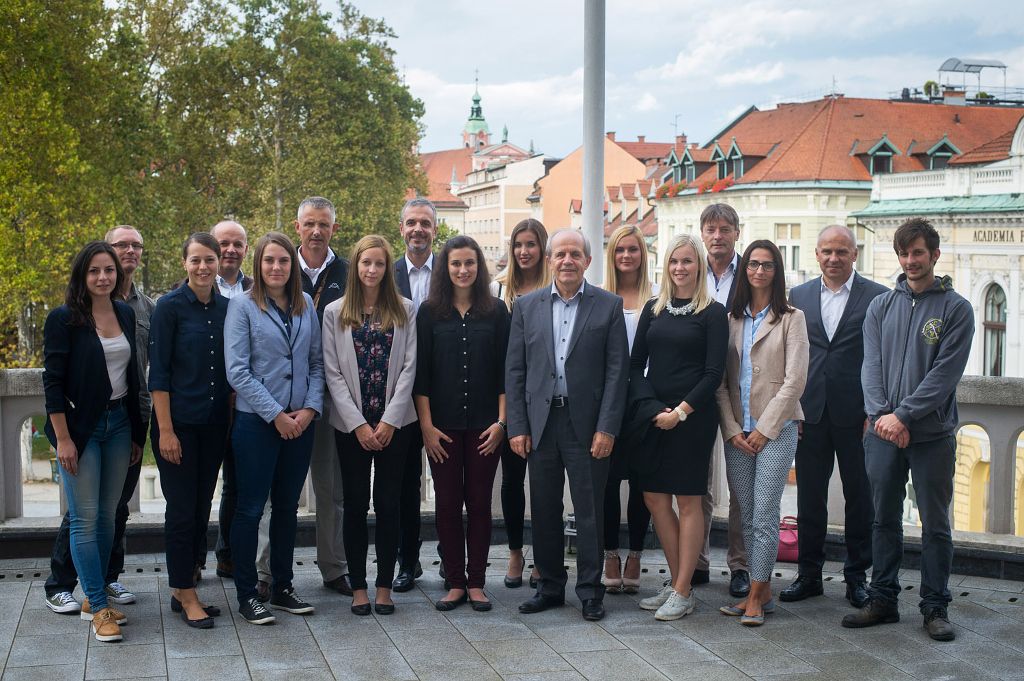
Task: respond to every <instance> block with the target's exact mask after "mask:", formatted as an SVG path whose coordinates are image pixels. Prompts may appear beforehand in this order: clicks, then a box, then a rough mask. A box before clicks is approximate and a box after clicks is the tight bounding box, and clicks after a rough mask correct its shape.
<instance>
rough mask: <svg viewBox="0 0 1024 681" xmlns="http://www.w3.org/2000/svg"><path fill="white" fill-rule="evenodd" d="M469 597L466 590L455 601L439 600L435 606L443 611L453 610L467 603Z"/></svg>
mask: <svg viewBox="0 0 1024 681" xmlns="http://www.w3.org/2000/svg"><path fill="white" fill-rule="evenodd" d="M467 598H468V596H467V595H466V592H465V591H463V592H462V595H461V596H459V597H458V598H456V599H455V600H454V601H437V602H435V603H434V607H435V608H437V609H438V610H440V611H441V612H451V611H452V610H454V609H455V608H457V607H459V606H460V605H462V604H463V603H465V602H466V599H467Z"/></svg>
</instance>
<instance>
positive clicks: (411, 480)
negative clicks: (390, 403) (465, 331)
mask: <svg viewBox="0 0 1024 681" xmlns="http://www.w3.org/2000/svg"><path fill="white" fill-rule="evenodd" d="M399 230H400V232H401V234H402V240H403V241H405V253H404V254H403V256H402V257H401V258H398V259H397V260H396V261H395V283H397V284H398V290H399V292H400V293H401V294H402V295H403V296H405V297H406V298H408V299H409V300H411V301H412V304H413V307H414V308H415V309H416V310H419V309H420V305H421V304H423V301H424V300H426V299H427V294H428V293H429V291H430V276H431V274H432V272H433V269H434V253H433V250H432V248H433V245H434V237H435V236H436V235H437V210H436V209H435V208H434V204H433V203H431V202H430V200H429V199H424V198H415V199H409V200H408V201H406V202H405V206H404V207H403V208H402V221H401V224H400V225H399ZM406 428H408V429H409V435H410V437H409V438H408V442H409V448H408V449H407V450H406V456H405V471H404V472H403V474H402V499H401V503H400V506H401V509H400V511H399V515H400V524H401V530H400V537H399V545H398V561H399V565H398V576H396V577H395V581H394V583H393V584H392V585H391V588H392V589H393V590H394V591H397V592H399V593H402V592H405V591H410V590H411V589H412V587H413V586H414V585H415V583H416V578H417V577H419V576H420V575H422V574H423V567H422V566H421V565H420V544H421V543H422V541H421V540H420V484H421V482H422V479H423V453H422V450H423V434H422V433H421V432H420V424H419V421H416V422H414V423H411V424H409V425H408V426H406ZM438 550H439V551H440V546H439V547H438ZM442 576H443V575H442Z"/></svg>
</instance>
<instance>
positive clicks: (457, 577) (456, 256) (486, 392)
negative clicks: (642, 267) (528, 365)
mask: <svg viewBox="0 0 1024 681" xmlns="http://www.w3.org/2000/svg"><path fill="white" fill-rule="evenodd" d="M435 262H436V263H437V275H436V276H434V277H432V279H431V282H430V296H429V297H428V298H427V301H426V302H425V303H424V304H423V305H422V306H421V307H420V309H419V313H418V315H417V317H416V327H417V328H416V337H417V341H418V356H417V360H416V366H417V370H416V385H415V387H414V389H413V399H414V400H415V401H416V409H417V411H418V412H419V417H420V418H419V421H420V429H421V430H422V431H423V445H424V447H425V448H426V450H427V456H428V457H429V459H430V470H431V473H432V474H433V478H434V491H435V494H436V500H437V502H436V509H437V535H438V539H439V540H440V543H441V545H442V546H444V559H443V560H444V570H445V575H446V576H447V578H448V580H449V582H450V583H451V589H450V590H449V591H448V594H447V595H446V596H445V597H444V598H442V599H441V600H439V601H437V603H435V604H434V605H435V607H437V609H438V610H441V611H447V610H452V609H454V608H455V607H457V606H458V605H459V604H461V603H464V602H465V601H466V600H467V598H468V599H469V601H470V603H471V604H472V605H473V609H474V610H480V611H484V610H490V609H491V603H490V601H489V600H487V596H486V595H484V573H485V571H486V569H487V550H488V549H489V548H490V543H491V488H492V487H493V485H494V474H495V472H496V471H497V469H498V462H499V461H500V460H501V454H500V448H501V445H502V443H503V442H504V441H505V423H504V419H505V350H506V349H507V347H508V332H509V320H508V312H507V309H506V308H505V306H504V305H502V303H501V301H500V300H498V299H496V298H494V297H493V296H491V294H490V292H489V291H488V289H487V286H488V285H487V282H488V276H487V264H486V263H485V262H484V256H483V253H482V252H481V250H480V246H478V245H477V243H476V241H474V240H473V239H472V238H470V237H468V236H457V237H454V238H451V239H449V240H448V242H447V243H446V244H445V245H444V248H443V249H441V253H440V254H439V255H438V257H437V259H436V260H435ZM463 506H465V507H466V513H467V515H468V517H469V521H468V525H467V531H466V532H463V529H462V508H463ZM467 548H468V558H469V560H468V564H467V560H466V554H467Z"/></svg>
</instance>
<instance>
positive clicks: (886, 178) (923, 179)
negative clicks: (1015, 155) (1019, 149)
mask: <svg viewBox="0 0 1024 681" xmlns="http://www.w3.org/2000/svg"><path fill="white" fill-rule="evenodd" d="M1016 192H1024V167H1022V166H1021V165H1019V164H1018V165H1013V166H1008V167H999V168H984V167H982V168H976V167H965V168H960V167H956V166H951V167H949V168H945V169H944V170H923V171H919V172H914V173H892V174H885V175H875V176H874V178H873V181H872V185H871V200H872V201H898V200H901V199H926V198H933V197H937V196H992V195H994V194H1012V193H1016Z"/></svg>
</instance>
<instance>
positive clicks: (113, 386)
mask: <svg viewBox="0 0 1024 681" xmlns="http://www.w3.org/2000/svg"><path fill="white" fill-rule="evenodd" d="M123 281H124V271H123V270H122V269H121V264H120V262H119V261H118V258H117V255H116V254H115V253H114V249H113V248H111V246H110V245H109V244H107V243H105V242H102V241H90V242H89V243H87V244H86V245H85V246H84V247H83V248H82V250H81V251H79V252H78V255H76V256H75V259H74V262H73V263H72V265H71V278H70V280H69V281H68V287H67V291H66V293H65V296H64V304H63V305H61V306H60V307H58V308H56V309H54V310H53V311H51V312H50V314H49V315H47V317H46V325H45V326H44V328H43V391H44V394H45V398H46V428H45V430H46V436H47V439H49V441H50V444H51V445H52V446H53V447H54V449H56V450H57V460H58V461H59V462H60V465H61V468H63V473H62V474H61V476H60V479H61V484H62V485H63V486H64V492H65V493H66V494H67V500H68V515H69V517H70V520H71V555H72V557H73V558H74V562H75V567H76V569H77V570H78V576H79V579H80V580H81V582H82V590H83V591H84V592H85V595H86V599H85V600H84V601H83V602H82V613H81V616H82V619H85V620H90V621H91V622H92V631H93V635H94V636H95V637H96V640H97V641H120V640H121V638H122V637H121V628H120V627H119V626H118V625H120V624H125V623H126V622H127V621H128V618H127V617H125V615H124V613H122V612H120V611H119V610H116V609H115V608H112V607H110V606H109V605H108V602H107V594H106V592H105V591H104V587H105V586H106V579H105V575H106V573H107V561H108V560H109V559H110V548H111V545H112V544H113V538H114V512H115V510H116V508H117V502H118V499H120V497H121V489H122V487H123V486H124V479H125V475H126V473H127V472H128V466H129V464H130V463H134V462H137V461H138V460H139V459H140V458H141V457H142V447H143V445H144V444H145V442H146V432H145V425H144V423H143V421H142V415H141V412H140V409H139V373H138V368H137V367H138V361H137V358H136V348H135V312H133V311H132V309H131V308H130V307H128V305H127V304H126V303H124V302H122V301H120V300H118V299H117V297H118V292H119V291H120V290H121V284H122V282H123ZM189 569H191V566H190V568H189Z"/></svg>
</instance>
